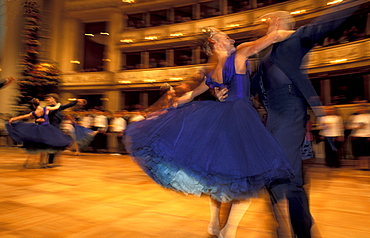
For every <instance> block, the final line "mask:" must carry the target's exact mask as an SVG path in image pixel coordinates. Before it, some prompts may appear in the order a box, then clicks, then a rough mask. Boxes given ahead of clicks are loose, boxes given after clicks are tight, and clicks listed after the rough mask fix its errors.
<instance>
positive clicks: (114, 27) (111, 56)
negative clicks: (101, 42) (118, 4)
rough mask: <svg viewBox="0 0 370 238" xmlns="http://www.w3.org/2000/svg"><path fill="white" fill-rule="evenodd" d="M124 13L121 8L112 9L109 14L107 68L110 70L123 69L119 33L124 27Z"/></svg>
mask: <svg viewBox="0 0 370 238" xmlns="http://www.w3.org/2000/svg"><path fill="white" fill-rule="evenodd" d="M123 20H124V19H123V14H122V12H121V11H120V10H112V13H111V14H110V16H109V23H108V27H107V29H108V33H109V37H108V45H107V53H106V56H107V61H106V66H107V67H106V69H107V70H108V71H112V72H115V71H119V70H121V65H122V63H121V60H122V57H121V51H120V50H119V48H118V46H117V43H118V42H119V34H120V32H121V31H122V27H123Z"/></svg>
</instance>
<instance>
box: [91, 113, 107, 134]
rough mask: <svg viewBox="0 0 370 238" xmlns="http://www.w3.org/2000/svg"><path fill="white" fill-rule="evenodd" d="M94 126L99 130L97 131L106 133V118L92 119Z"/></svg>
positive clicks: (99, 116)
mask: <svg viewBox="0 0 370 238" xmlns="http://www.w3.org/2000/svg"><path fill="white" fill-rule="evenodd" d="M94 126H95V127H98V128H99V131H107V129H108V118H107V117H106V116H104V115H96V116H95V117H94Z"/></svg>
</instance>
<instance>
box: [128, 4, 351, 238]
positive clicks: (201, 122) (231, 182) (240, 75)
mask: <svg viewBox="0 0 370 238" xmlns="http://www.w3.org/2000/svg"><path fill="white" fill-rule="evenodd" d="M352 12H353V9H352V10H350V11H346V13H343V12H342V13H340V14H342V16H343V15H345V14H347V15H350V14H351V13H352ZM330 17H333V16H332V15H331V16H330ZM262 18H264V19H265V21H263V22H264V23H265V24H266V25H267V28H268V30H267V35H266V36H264V37H262V38H260V39H258V40H256V41H252V42H246V43H243V44H240V45H239V46H238V47H236V48H235V47H234V40H232V39H230V38H229V37H228V36H227V35H226V34H225V33H223V32H221V31H219V30H217V29H215V28H208V29H207V30H206V32H205V33H206V34H207V36H208V37H207V40H206V43H205V47H204V48H205V51H206V52H207V53H208V54H212V57H214V59H215V62H216V63H215V65H214V67H213V70H212V72H211V73H210V74H209V75H208V76H207V77H206V78H205V80H204V81H203V82H202V83H201V84H200V85H199V86H198V87H197V88H195V89H194V90H192V91H190V92H187V93H186V94H184V95H183V96H181V97H179V98H177V99H175V100H174V104H173V107H170V108H167V109H166V110H165V111H166V113H163V114H160V115H159V116H157V117H154V118H148V119H146V120H143V121H139V122H135V123H132V124H131V125H130V126H128V128H127V130H126V142H127V144H128V148H129V150H130V152H131V155H132V156H133V159H134V160H135V161H136V162H137V163H138V164H139V165H140V166H141V168H142V169H143V170H144V171H145V172H146V173H147V174H148V175H149V176H150V177H151V178H152V179H153V180H154V181H155V182H157V183H158V184H160V185H161V186H163V187H165V188H170V189H172V190H175V191H180V192H183V193H185V194H194V195H196V196H200V195H202V194H206V195H209V196H210V209H211V210H210V213H211V220H210V223H209V227H208V233H209V234H211V235H216V236H218V237H221V238H234V237H235V236H236V230H237V227H238V224H239V222H240V220H241V219H242V217H243V215H244V213H245V211H246V210H247V209H248V207H249V205H250V198H251V197H254V196H256V193H257V192H258V191H259V190H260V189H262V188H264V187H266V188H267V189H268V192H269V194H270V198H271V202H272V205H273V211H274V213H275V216H276V218H277V221H278V224H279V228H278V231H277V233H278V236H281V235H283V234H282V233H281V230H280V228H281V227H282V226H281V225H282V224H283V223H284V221H280V219H279V217H280V216H281V215H282V214H283V213H284V212H282V213H281V214H280V212H279V209H278V208H277V204H278V202H279V201H280V200H282V199H283V198H286V199H287V200H288V206H289V213H290V223H291V226H292V229H293V231H294V236H295V237H311V231H310V230H311V226H312V219H311V215H310V211H309V207H308V199H307V196H306V193H305V191H304V189H303V187H302V186H303V179H302V168H301V166H302V154H301V147H302V144H303V141H304V132H305V124H306V123H305V120H306V115H307V114H306V111H307V109H306V101H308V102H309V103H310V105H315V106H316V105H320V102H317V101H312V99H315V98H316V97H315V96H316V93H315V91H314V89H313V87H312V85H311V84H310V81H309V79H308V77H307V75H303V74H302V73H301V70H300V65H301V63H302V60H303V57H304V56H305V55H306V54H307V53H308V52H309V50H311V49H312V48H313V47H314V45H315V43H316V42H318V41H319V40H320V39H322V38H323V37H325V34H326V33H328V32H329V31H331V30H332V29H335V28H336V27H337V26H339V24H340V23H341V22H343V19H342V18H340V19H339V20H338V18H335V19H334V20H332V19H329V20H328V21H319V22H318V23H317V24H312V25H307V26H303V27H301V28H299V29H297V30H296V31H293V30H292V29H293V27H294V20H293V19H292V17H291V16H290V14H289V13H288V12H282V11H280V12H274V13H271V14H267V15H266V16H263V17H262ZM270 45H273V48H272V51H271V52H270V53H269V54H268V55H267V56H266V58H264V59H263V60H262V61H261V65H260V67H259V71H258V72H257V74H256V76H255V77H253V80H252V84H253V85H258V86H257V87H255V88H254V90H255V91H258V92H259V93H260V95H261V96H262V97H263V96H266V97H265V98H264V99H265V101H267V111H268V115H269V117H268V121H267V127H265V126H264V125H263V124H262V122H261V120H260V117H259V115H258V113H257V112H256V110H255V109H254V108H253V106H252V102H251V100H250V95H249V92H250V86H251V80H250V78H249V74H248V73H247V64H248V58H249V57H250V56H252V55H253V54H255V53H257V52H259V51H261V50H262V49H264V48H266V47H268V46H270ZM261 83H262V84H263V86H261V88H260V87H259V85H260V84H261ZM208 88H215V89H217V90H218V91H217V93H216V94H217V95H218V98H219V99H220V101H221V102H216V101H192V100H193V99H194V97H196V96H198V95H200V94H201V93H203V92H205V91H206V90H207V89H208ZM317 113H318V114H320V112H317ZM223 202H231V203H232V205H231V210H230V213H229V216H228V219H227V222H226V224H225V226H224V227H223V228H222V229H221V227H220V222H219V215H220V207H221V203H223Z"/></svg>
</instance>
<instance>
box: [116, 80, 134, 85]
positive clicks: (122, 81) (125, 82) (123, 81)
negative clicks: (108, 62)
mask: <svg viewBox="0 0 370 238" xmlns="http://www.w3.org/2000/svg"><path fill="white" fill-rule="evenodd" d="M118 83H122V84H130V83H131V81H128V80H120V81H118Z"/></svg>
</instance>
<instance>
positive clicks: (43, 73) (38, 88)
mask: <svg viewBox="0 0 370 238" xmlns="http://www.w3.org/2000/svg"><path fill="white" fill-rule="evenodd" d="M39 8H40V7H39V5H38V4H37V3H36V2H35V1H26V2H25V3H24V29H23V44H24V54H23V55H22V59H21V62H20V68H21V71H22V73H21V75H22V77H21V78H19V79H18V85H19V95H18V100H17V102H18V106H19V110H18V111H19V113H22V112H24V111H27V110H28V111H29V109H28V105H29V101H30V100H31V99H32V98H39V99H43V97H44V95H45V94H48V93H50V92H57V87H58V84H59V82H60V80H61V72H60V71H59V70H58V68H57V67H56V66H54V65H53V64H50V63H42V62H40V60H39V49H40V47H41V44H40V41H39V39H40V38H41V36H40V31H41V26H40V21H41V16H40V9H39Z"/></svg>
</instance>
